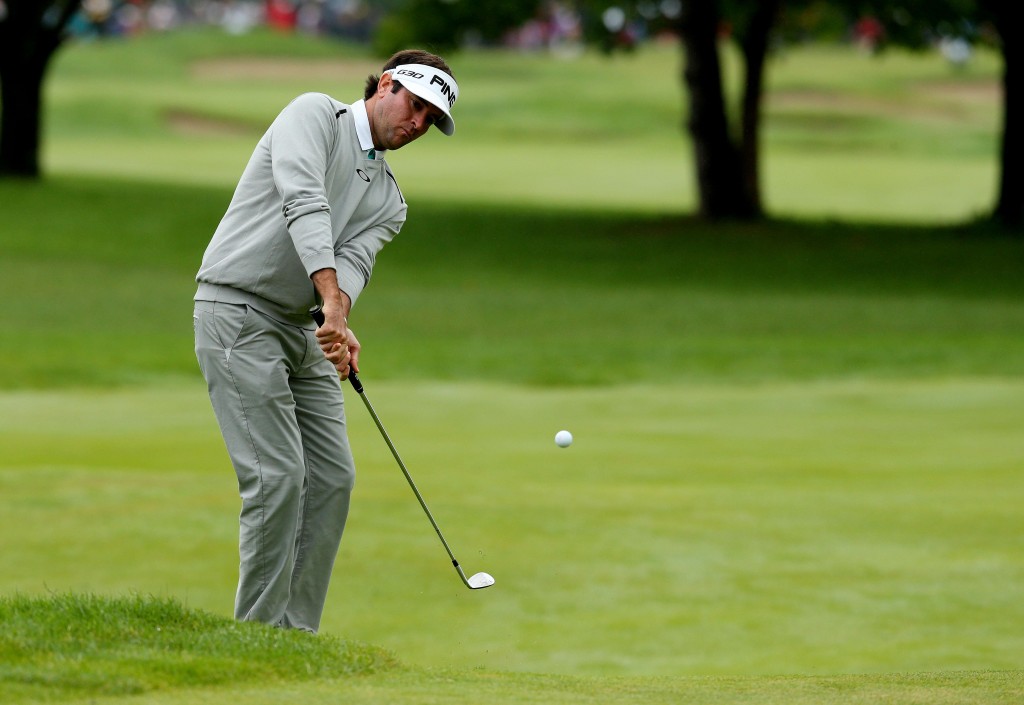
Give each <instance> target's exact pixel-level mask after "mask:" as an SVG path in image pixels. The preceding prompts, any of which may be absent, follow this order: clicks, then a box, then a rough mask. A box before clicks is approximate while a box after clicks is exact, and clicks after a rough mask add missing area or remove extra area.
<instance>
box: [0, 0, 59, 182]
mask: <svg viewBox="0 0 1024 705" xmlns="http://www.w3.org/2000/svg"><path fill="white" fill-rule="evenodd" d="M77 9H78V0H54V1H53V2H52V3H51V2H41V1H39V2H36V1H32V0H7V2H6V11H7V14H6V15H5V16H4V17H3V19H0V177H3V176H24V177H37V176H39V172H40V170H39V151H40V142H41V140H40V135H41V132H40V125H41V122H42V114H43V106H42V96H43V78H44V77H45V75H46V67H47V66H48V65H49V63H50V59H51V58H52V57H53V55H54V53H55V52H56V51H57V48H58V47H60V45H61V41H62V40H63V34H64V28H65V27H66V26H67V23H68V22H69V21H70V19H71V17H72V16H73V15H74V13H75V12H76V11H77Z"/></svg>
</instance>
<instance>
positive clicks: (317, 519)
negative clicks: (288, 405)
mask: <svg viewBox="0 0 1024 705" xmlns="http://www.w3.org/2000/svg"><path fill="white" fill-rule="evenodd" d="M308 362H309V366H308V367H305V368H304V369H302V370H298V371H296V372H295V373H294V374H293V375H292V378H291V387H292V394H293V395H294V398H295V405H296V418H297V420H298V423H299V428H300V430H301V434H302V446H303V452H304V455H305V458H306V482H305V486H304V492H303V501H302V512H301V515H300V517H301V518H300V522H299V527H298V532H297V534H296V541H295V553H296V557H295V568H294V572H293V574H292V584H291V598H290V599H289V602H288V608H287V610H286V612H285V625H286V626H291V627H296V628H299V629H305V630H308V631H312V632H316V631H317V630H318V629H319V628H320V617H321V615H322V614H323V609H324V602H325V600H326V599H327V588H328V586H329V583H330V579H331V573H332V571H333V568H334V562H335V559H336V557H337V555H338V546H339V545H340V543H341V537H342V533H343V532H344V530H345V522H346V520H347V519H348V511H349V501H350V497H351V493H352V487H353V484H354V480H355V464H354V462H353V459H352V452H351V450H350V448H349V443H348V435H347V430H346V426H345V406H344V396H343V395H342V392H341V386H340V384H339V380H338V373H337V371H336V370H335V369H334V366H333V365H331V364H330V363H329V362H328V361H327V360H326V359H324V357H323V353H322V352H321V350H320V348H319V346H317V345H316V342H315V338H312V337H311V347H310V358H309V360H308Z"/></svg>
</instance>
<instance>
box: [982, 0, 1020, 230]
mask: <svg viewBox="0 0 1024 705" xmlns="http://www.w3.org/2000/svg"><path fill="white" fill-rule="evenodd" d="M988 4H989V5H990V6H991V5H995V6H998V5H999V3H988ZM1011 14H1014V15H1015V14H1016V13H1012V12H1010V11H1008V10H1005V9H1004V8H1000V9H999V10H995V9H994V10H993V15H994V16H995V20H996V27H997V29H998V31H999V36H1000V39H1001V40H1002V51H1003V138H1002V146H1001V150H1000V159H999V161H1000V167H1001V174H1000V180H999V197H998V200H997V201H996V207H995V211H994V212H993V216H994V218H995V219H996V220H998V221H999V222H1000V223H1001V224H1002V225H1004V226H1006V227H1008V228H1019V227H1021V225H1024V133H1022V129H1021V128H1022V124H1021V121H1024V72H1022V69H1024V67H1022V66H1021V59H1022V57H1024V54H1022V53H1021V47H1020V42H1021V41H1024V32H1021V30H1020V24H1019V23H1018V22H1017V21H1016V20H1014V21H1012V22H1011V20H1010V15H1011Z"/></svg>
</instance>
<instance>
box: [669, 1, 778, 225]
mask: <svg viewBox="0 0 1024 705" xmlns="http://www.w3.org/2000/svg"><path fill="white" fill-rule="evenodd" d="M781 4H782V0H760V1H755V2H743V1H742V0H732V1H729V0H723V1H722V2H719V1H718V0H704V1H703V2H684V3H682V6H681V9H680V13H679V20H678V24H677V27H678V29H679V35H680V37H681V39H682V42H683V54H684V56H685V63H684V67H683V83H684V85H685V86H686V88H687V93H688V95H689V114H688V116H687V118H686V120H687V122H686V125H687V128H688V129H689V132H690V136H691V138H692V139H693V149H694V158H695V164H696V169H697V189H698V203H699V206H698V211H699V215H701V216H702V217H705V218H711V219H720V218H743V219H751V218H758V217H760V216H761V215H762V214H763V209H762V206H761V195H760V149H759V142H760V126H761V98H762V95H763V92H764V66H765V61H766V58H767V55H768V48H769V37H770V35H771V31H772V28H773V27H774V25H775V22H776V20H777V18H778V15H779V11H780V8H781ZM723 9H724V10H726V11H728V19H729V22H728V27H729V28H730V31H731V35H732V36H733V37H734V38H735V40H736V43H737V44H738V46H739V48H740V53H741V56H742V57H743V64H744V81H743V91H742V100H741V108H740V113H739V130H738V131H737V132H734V131H733V130H731V129H730V123H729V113H728V111H727V110H726V102H725V93H724V88H723V77H722V68H721V62H720V58H719V40H720V38H721V37H722V36H723V32H724V30H725V27H726V23H725V21H724V20H725V18H724V17H723V14H722V12H723Z"/></svg>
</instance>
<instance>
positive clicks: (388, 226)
mask: <svg viewBox="0 0 1024 705" xmlns="http://www.w3.org/2000/svg"><path fill="white" fill-rule="evenodd" d="M357 120H359V121H360V126H361V129H360V130H359V132H361V133H362V142H361V140H360V135H359V134H358V133H357V129H356V125H357V122H356V121H357ZM372 147H373V144H372V142H370V141H369V123H368V122H367V120H366V110H365V108H364V106H363V102H362V101H359V102H358V103H355V104H353V105H345V104H343V103H339V102H338V101H336V100H334V99H333V98H331V97H330V96H327V95H324V94H322V93H306V94H304V95H301V96H299V97H298V98H296V99H295V100H294V101H292V102H291V103H290V104H289V105H288V106H287V107H286V108H285V109H284V110H283V111H281V113H280V115H278V116H277V119H276V120H274V122H273V124H272V125H271V126H270V128H269V129H268V130H267V132H266V134H265V135H263V138H262V139H261V140H260V141H259V144H258V145H257V146H256V150H255V151H254V152H253V155H252V157H251V158H250V159H249V163H248V165H247V166H246V168H245V171H244V172H243V173H242V177H241V179H240V180H239V182H238V187H237V188H236V189H235V194H234V196H233V197H232V199H231V203H230V205H229V206H228V209H227V212H226V213H225V214H224V217H223V218H222V219H221V222H220V225H219V226H218V227H217V230H216V232H215V233H214V235H213V239H212V240H211V241H210V244H209V246H208V247H207V248H206V252H205V254H204V255H203V262H202V265H201V266H200V268H199V273H198V274H197V275H196V281H197V282H199V289H198V291H197V292H196V295H195V298H196V300H197V301H199V300H202V301H221V302H226V303H243V304H248V305H250V306H252V307H253V308H255V309H257V310H259V311H262V312H263V313H266V314H267V315H269V316H272V317H275V318H278V319H280V320H282V321H284V322H289V323H295V324H298V325H302V326H304V327H315V325H314V324H313V323H312V321H311V319H310V318H309V315H308V313H307V311H308V309H309V307H310V306H312V305H313V304H314V302H315V300H316V290H315V288H314V287H313V283H312V282H311V281H310V275H312V274H313V272H315V271H317V270H320V269H325V268H334V269H336V270H337V273H338V286H339V287H340V288H341V290H342V291H344V292H345V293H346V294H348V296H349V298H350V299H351V300H352V303H353V304H355V302H356V299H357V298H358V297H359V294H360V293H361V292H362V290H363V288H364V287H365V286H366V284H367V283H368V282H369V280H370V274H371V272H372V271H373V264H374V261H375V258H376V256H377V253H378V252H379V251H380V250H381V248H383V247H384V245H385V244H387V243H388V242H390V241H391V239H392V238H393V237H394V236H395V235H397V234H398V231H399V230H401V228H402V224H403V223H404V222H405V214H406V204H405V199H404V198H403V197H402V193H401V191H400V190H399V188H398V183H397V182H396V181H395V178H394V176H393V175H392V174H391V171H390V170H389V169H388V166H387V163H386V162H385V161H384V160H383V158H382V155H381V154H380V153H377V152H375V151H373V150H372Z"/></svg>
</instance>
